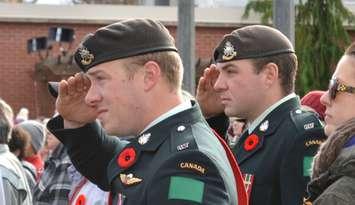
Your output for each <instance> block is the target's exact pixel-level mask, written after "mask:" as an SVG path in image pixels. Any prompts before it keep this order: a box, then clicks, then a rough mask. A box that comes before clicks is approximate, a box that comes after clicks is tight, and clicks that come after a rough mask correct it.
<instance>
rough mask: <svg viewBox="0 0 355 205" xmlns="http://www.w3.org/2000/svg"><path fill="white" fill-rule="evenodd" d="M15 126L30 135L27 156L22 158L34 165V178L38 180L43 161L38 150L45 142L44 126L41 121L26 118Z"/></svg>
mask: <svg viewBox="0 0 355 205" xmlns="http://www.w3.org/2000/svg"><path fill="white" fill-rule="evenodd" d="M17 126H19V127H20V128H21V129H23V130H24V131H25V132H27V133H28V134H29V135H30V137H31V140H30V142H31V146H29V147H28V149H27V156H26V157H25V158H24V160H26V161H28V162H30V163H31V164H33V165H34V166H35V168H36V180H39V178H40V176H41V174H42V172H43V168H44V161H43V159H42V157H41V155H40V154H39V151H40V149H42V147H43V145H44V142H45V127H44V125H43V124H42V123H40V122H37V121H35V120H26V121H24V122H21V123H19V124H17Z"/></svg>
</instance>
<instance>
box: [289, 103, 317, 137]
mask: <svg viewBox="0 0 355 205" xmlns="http://www.w3.org/2000/svg"><path fill="white" fill-rule="evenodd" d="M290 116H291V119H292V122H293V123H294V124H295V126H296V128H297V130H298V131H300V132H303V131H305V130H309V129H313V128H320V127H323V124H322V122H321V121H320V120H319V118H318V117H317V115H316V114H314V113H313V112H311V111H307V110H302V109H301V108H296V109H294V110H292V111H291V112H290Z"/></svg>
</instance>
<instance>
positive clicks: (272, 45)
mask: <svg viewBox="0 0 355 205" xmlns="http://www.w3.org/2000/svg"><path fill="white" fill-rule="evenodd" d="M214 61H215V62H216V64H215V65H212V66H210V67H209V68H207V69H206V70H205V72H204V76H203V80H202V81H201V82H202V83H209V84H211V83H213V84H214V86H213V87H212V88H213V89H209V90H208V89H207V90H202V89H201V90H200V92H211V93H215V92H217V93H218V94H219V99H211V98H210V99H208V100H211V101H217V100H221V101H222V104H223V105H224V112H225V113H226V115H227V116H229V117H238V118H242V119H245V120H246V122H247V125H246V127H247V128H246V129H245V131H244V132H243V134H242V135H241V137H240V140H239V141H238V143H237V144H236V145H235V147H234V148H233V152H234V154H235V157H236V158H237V162H238V164H239V166H240V169H241V171H242V174H243V176H244V183H245V187H246V189H247V192H248V194H249V197H250V204H251V205H278V204H287V205H296V204H301V203H302V199H303V197H304V196H305V194H306V184H307V182H308V181H309V179H310V178H309V177H310V173H309V171H310V165H311V162H312V158H313V156H314V155H315V153H316V151H317V149H318V147H319V144H320V143H321V142H322V141H323V139H324V134H323V128H322V125H321V124H320V122H319V120H318V119H317V117H316V116H315V115H314V114H313V113H310V112H306V111H304V110H302V109H301V106H300V101H299V97H298V96H296V94H295V93H294V84H295V75H296V70H297V57H296V55H295V51H294V49H293V46H292V44H291V43H290V41H289V40H288V39H287V37H286V36H284V35H283V34H282V33H281V32H279V31H278V30H276V29H274V28H271V27H268V26H261V25H253V26H246V27H243V28H240V29H237V30H234V31H233V32H232V33H230V34H227V35H225V36H224V37H223V39H222V41H221V42H220V43H219V45H218V46H217V47H216V49H215V51H214ZM213 76H215V77H214V78H212V77H213ZM199 87H202V88H206V87H207V86H205V85H200V86H199ZM204 94H206V93H204ZM201 95H202V94H201ZM210 96H215V95H213V94H211V95H210ZM197 97H198V96H197ZM202 103H205V102H202Z"/></svg>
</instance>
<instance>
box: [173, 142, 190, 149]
mask: <svg viewBox="0 0 355 205" xmlns="http://www.w3.org/2000/svg"><path fill="white" fill-rule="evenodd" d="M187 148H189V143H188V142H185V143H184V144H181V145H178V146H177V147H176V149H177V150H178V151H181V150H184V149H187Z"/></svg>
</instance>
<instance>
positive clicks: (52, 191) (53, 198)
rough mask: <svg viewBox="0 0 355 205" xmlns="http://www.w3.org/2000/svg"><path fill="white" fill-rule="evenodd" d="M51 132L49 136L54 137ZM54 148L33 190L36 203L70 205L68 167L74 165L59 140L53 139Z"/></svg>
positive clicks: (70, 181)
mask: <svg viewBox="0 0 355 205" xmlns="http://www.w3.org/2000/svg"><path fill="white" fill-rule="evenodd" d="M50 135H52V134H51V133H50V132H48V133H47V136H48V138H54V136H50ZM51 143H52V144H51V146H52V147H53V148H54V149H53V152H51V154H50V155H49V157H48V159H47V161H46V163H45V166H44V170H43V174H42V175H41V178H40V180H39V182H38V183H37V185H36V186H35V188H34V191H33V204H34V205H68V203H69V193H70V190H71V186H72V180H71V179H70V177H69V171H68V168H69V167H70V166H71V165H72V163H71V161H70V159H69V156H68V153H67V151H66V149H65V147H64V146H63V144H62V143H60V142H59V141H58V140H52V141H51ZM83 204H85V203H83Z"/></svg>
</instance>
